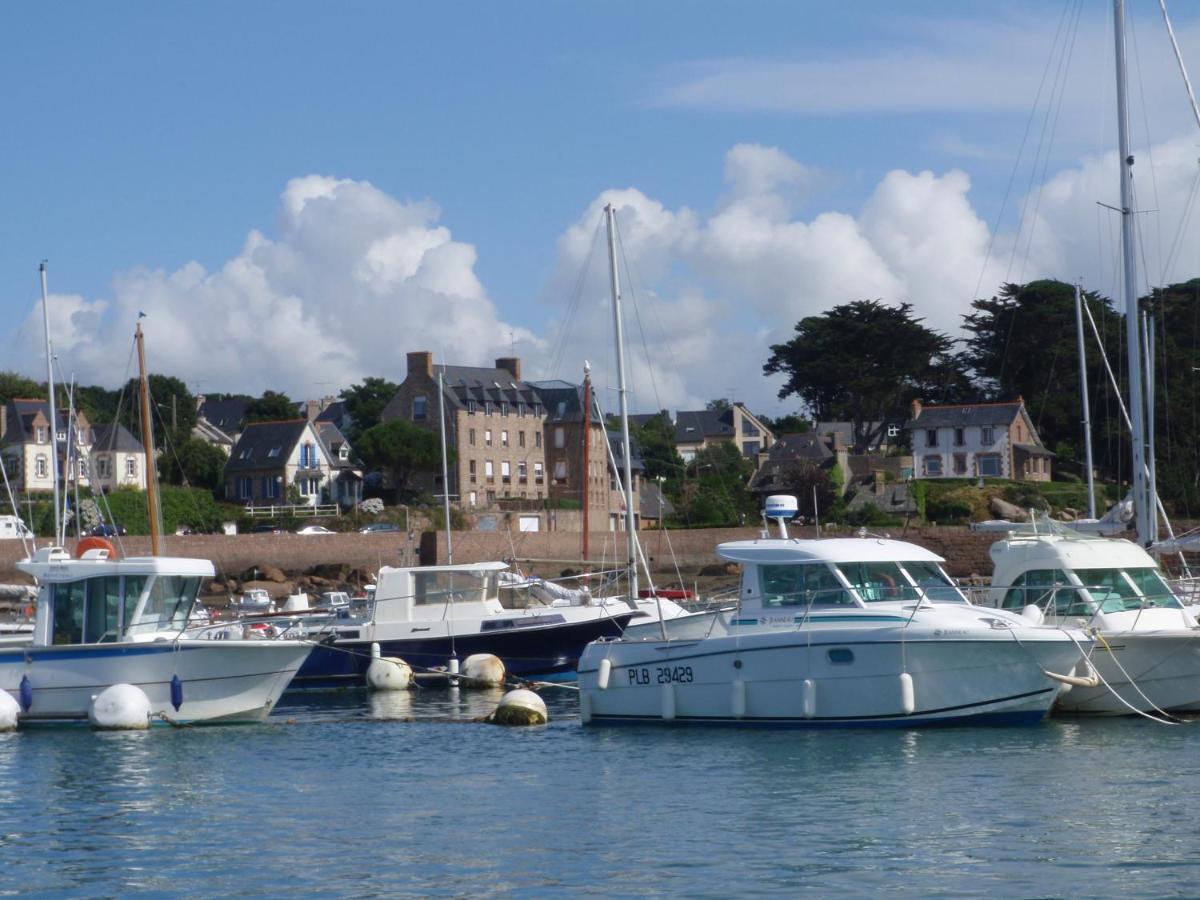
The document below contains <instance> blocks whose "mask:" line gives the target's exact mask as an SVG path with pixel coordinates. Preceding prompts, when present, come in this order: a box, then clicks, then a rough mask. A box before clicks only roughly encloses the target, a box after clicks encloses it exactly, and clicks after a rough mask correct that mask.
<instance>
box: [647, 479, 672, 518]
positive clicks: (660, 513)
mask: <svg viewBox="0 0 1200 900" xmlns="http://www.w3.org/2000/svg"><path fill="white" fill-rule="evenodd" d="M638 504H639V508H640V509H641V514H642V518H643V519H661V518H663V517H664V516H669V515H671V514H672V513H673V512H675V504H673V503H672V502H671V501H670V500H668V499H667V497H666V495H665V494H663V492H662V490H661V489H660V488H659V486H658V484H656V483H655V482H653V481H651V480H649V479H643V480H642V485H641V490H640V491H638Z"/></svg>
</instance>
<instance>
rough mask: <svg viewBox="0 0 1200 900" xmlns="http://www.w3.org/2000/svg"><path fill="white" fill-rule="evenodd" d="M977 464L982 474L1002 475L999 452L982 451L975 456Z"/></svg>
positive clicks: (994, 476) (995, 476)
mask: <svg viewBox="0 0 1200 900" xmlns="http://www.w3.org/2000/svg"><path fill="white" fill-rule="evenodd" d="M975 465H976V466H977V467H978V469H979V474H980V475H990V476H992V477H993V478H999V477H1000V454H999V453H981V454H980V455H979V456H977V457H975Z"/></svg>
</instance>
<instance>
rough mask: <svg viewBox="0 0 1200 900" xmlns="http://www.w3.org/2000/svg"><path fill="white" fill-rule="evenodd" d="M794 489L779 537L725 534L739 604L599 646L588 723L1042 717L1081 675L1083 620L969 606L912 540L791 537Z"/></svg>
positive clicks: (585, 712)
mask: <svg viewBox="0 0 1200 900" xmlns="http://www.w3.org/2000/svg"><path fill="white" fill-rule="evenodd" d="M784 499H790V498H771V501H770V504H771V505H770V506H769V508H768V511H767V513H766V514H768V515H770V516H771V517H772V518H775V519H776V520H777V521H778V522H779V523H780V534H781V536H780V537H777V538H770V537H767V536H766V533H765V531H764V536H763V538H761V539H759V540H751V541H736V542H732V543H726V544H721V545H720V546H719V547H718V548H717V555H718V556H720V557H721V558H722V559H726V560H729V561H731V562H736V563H739V564H740V565H741V566H742V581H741V589H740V596H739V605H738V608H737V609H736V610H735V611H733V612H730V613H721V614H717V615H714V616H713V617H712V619H711V620H710V623H709V627H708V631H707V633H706V634H704V635H702V636H699V637H696V636H694V635H692V634H688V635H685V636H676V635H672V634H671V633H670V631H669V630H668V629H667V628H666V627H665V626H664V628H663V631H662V634H660V635H659V636H658V637H657V638H654V639H628V638H619V639H616V640H604V641H596V642H594V643H592V644H589V645H588V647H587V649H586V650H585V651H584V654H583V656H582V657H581V659H580V662H579V684H580V691H581V695H580V696H581V711H582V717H583V721H584V722H585V723H593V724H599V723H633V722H668V723H693V724H706V723H709V724H742V725H797V726H805V725H825V726H829V725H841V726H860V725H890V726H899V727H909V726H917V725H951V724H1032V723H1036V722H1039V721H1041V720H1042V719H1043V718H1044V717H1045V715H1046V713H1047V712H1048V711H1049V710H1050V707H1051V706H1052V705H1053V703H1054V701H1055V699H1056V698H1057V696H1058V694H1059V692H1060V690H1062V689H1064V688H1066V687H1067V686H1069V684H1070V682H1071V680H1072V679H1074V678H1075V676H1073V674H1072V673H1073V672H1074V670H1075V668H1076V665H1077V664H1081V663H1082V662H1083V655H1084V653H1085V651H1087V650H1088V649H1089V648H1090V647H1091V644H1092V642H1091V639H1090V638H1088V637H1087V636H1086V635H1085V634H1084V633H1083V632H1082V631H1081V630H1078V629H1070V628H1065V627H1047V626H1042V625H1035V624H1033V623H1031V622H1030V621H1029V620H1027V619H1025V618H1022V617H1021V616H1020V615H1016V614H1013V613H1009V612H1006V611H1003V610H993V609H986V608H983V607H978V606H974V605H972V604H971V603H969V602H968V601H967V598H966V597H965V596H964V595H963V594H962V593H961V592H960V591H959V590H958V588H957V587H955V585H954V583H953V582H952V581H951V579H950V578H949V577H948V576H947V575H946V573H945V572H944V570H943V569H942V567H941V563H942V562H943V560H942V559H941V558H940V557H938V556H937V555H936V554H934V553H932V552H930V551H929V550H926V549H924V548H922V547H919V546H917V545H915V544H910V543H906V542H904V541H895V540H890V539H887V538H875V537H857V538H829V539H817V540H801V539H795V538H789V537H787V532H786V527H785V526H784V524H783V523H784V522H785V521H786V520H787V519H788V518H790V517H791V516H792V515H794V514H795V501H794V500H792V501H791V502H790V504H788V503H783V502H782V501H783V500H784ZM1075 680H1077V679H1075Z"/></svg>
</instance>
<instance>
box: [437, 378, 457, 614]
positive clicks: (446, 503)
mask: <svg viewBox="0 0 1200 900" xmlns="http://www.w3.org/2000/svg"><path fill="white" fill-rule="evenodd" d="M438 420H439V422H440V424H441V427H440V428H439V429H438V432H439V433H440V434H441V438H442V510H443V511H444V512H445V514H446V562H447V563H448V564H450V565H453V564H454V544H453V543H452V539H451V537H450V477H449V472H450V469H449V466H448V465H447V464H446V390H445V388H444V387H443V386H442V370H441V369H438ZM451 602H453V600H451Z"/></svg>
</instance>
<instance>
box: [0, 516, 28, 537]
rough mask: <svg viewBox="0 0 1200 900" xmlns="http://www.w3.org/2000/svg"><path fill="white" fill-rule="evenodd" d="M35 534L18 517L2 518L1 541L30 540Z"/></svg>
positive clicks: (0, 522)
mask: <svg viewBox="0 0 1200 900" xmlns="http://www.w3.org/2000/svg"><path fill="white" fill-rule="evenodd" d="M32 537H33V532H32V531H30V530H29V527H28V526H27V525H26V524H25V523H24V522H22V521H21V520H20V519H18V518H17V517H16V516H0V540H8V539H12V540H18V539H20V538H25V539H27V540H28V539H30V538H32Z"/></svg>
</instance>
